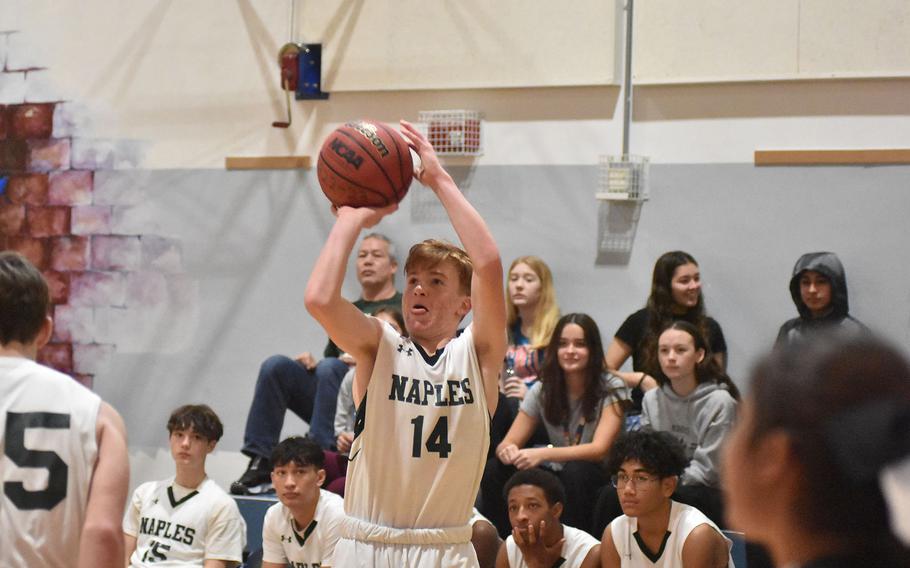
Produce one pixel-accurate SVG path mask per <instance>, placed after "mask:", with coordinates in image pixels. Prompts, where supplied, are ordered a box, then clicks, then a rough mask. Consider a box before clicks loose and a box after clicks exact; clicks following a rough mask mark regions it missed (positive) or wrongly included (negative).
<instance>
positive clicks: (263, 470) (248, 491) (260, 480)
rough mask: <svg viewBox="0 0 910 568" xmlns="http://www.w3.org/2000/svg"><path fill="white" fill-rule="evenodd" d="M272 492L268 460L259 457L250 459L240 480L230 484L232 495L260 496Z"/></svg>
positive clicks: (270, 466) (270, 468)
mask: <svg viewBox="0 0 910 568" xmlns="http://www.w3.org/2000/svg"><path fill="white" fill-rule="evenodd" d="M274 491H275V489H274V488H273V487H272V464H270V463H269V460H268V458H263V457H260V456H256V457H254V458H252V459H251V460H250V465H248V466H247V468H246V471H245V472H243V475H241V476H240V479H238V480H237V481H235V482H234V483H232V484H231V493H232V494H234V495H262V494H263V493H273V492H274Z"/></svg>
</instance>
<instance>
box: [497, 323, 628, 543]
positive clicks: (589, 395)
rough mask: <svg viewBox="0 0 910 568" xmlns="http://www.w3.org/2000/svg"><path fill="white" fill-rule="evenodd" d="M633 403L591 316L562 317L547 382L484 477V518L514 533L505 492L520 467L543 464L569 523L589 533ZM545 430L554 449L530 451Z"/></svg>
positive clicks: (531, 397) (544, 376)
mask: <svg viewBox="0 0 910 568" xmlns="http://www.w3.org/2000/svg"><path fill="white" fill-rule="evenodd" d="M627 398H628V396H627V389H626V388H625V385H624V384H623V382H622V381H621V380H620V379H618V378H616V377H614V376H613V375H611V374H609V373H606V372H605V371H604V358H603V346H602V344H601V339H600V331H599V330H598V329H597V324H596V323H594V320H593V319H591V317H590V316H588V315H586V314H569V315H566V316H563V317H562V318H560V320H559V322H558V323H557V324H556V329H555V330H554V332H553V336H552V338H551V339H550V344H549V345H548V346H547V351H546V355H545V357H544V363H543V367H542V369H541V380H540V381H539V382H538V383H537V384H535V385H534V386H533V387H531V389H530V390H529V391H528V394H527V395H526V396H525V399H524V400H523V401H522V403H521V409H520V410H519V412H518V416H517V417H516V418H515V422H514V423H513V424H512V427H511V428H510V429H509V432H508V434H506V437H505V439H504V440H503V441H502V442H501V443H500V444H499V446H498V447H497V448H496V455H495V456H494V457H492V458H490V459H489V460H488V461H487V466H486V469H485V470H484V477H483V481H482V483H481V495H482V501H481V503H482V505H483V507H484V511H483V512H484V514H486V515H487V517H489V518H490V520H491V521H493V524H494V525H496V527H497V528H498V529H499V532H500V534H501V535H504V534H507V533H508V531H509V525H508V521H507V519H505V518H504V515H503V513H502V511H505V503H503V501H502V489H501V488H502V487H503V485H505V482H506V481H507V480H508V479H509V477H511V475H512V474H513V473H514V472H515V470H516V468H517V469H520V470H524V469H531V468H534V467H537V466H540V465H543V466H544V467H548V468H550V469H553V470H554V471H556V472H557V475H558V476H559V478H560V480H561V481H562V483H563V485H564V486H565V488H566V491H567V496H566V497H567V499H566V501H565V502H564V511H565V512H564V519H565V521H566V523H567V524H569V525H571V526H574V527H576V528H579V529H582V530H588V528H589V527H590V525H591V507H590V503H591V500H592V498H593V495H594V494H595V492H596V491H597V488H598V487H600V486H601V485H603V484H605V483H606V482H607V480H608V478H607V475H606V473H605V471H604V467H603V465H604V460H605V459H606V457H607V452H608V451H609V449H610V445H611V444H612V443H613V440H614V439H615V438H616V436H617V435H618V434H619V431H620V428H621V426H622V416H623V405H624V402H625V400H627ZM541 423H542V424H543V425H544V426H545V427H546V431H547V436H548V442H549V444H548V445H547V446H544V447H536V448H535V447H526V444H527V441H528V440H529V438H530V437H531V435H532V434H533V432H534V431H535V429H536V428H537V426H538V424H541Z"/></svg>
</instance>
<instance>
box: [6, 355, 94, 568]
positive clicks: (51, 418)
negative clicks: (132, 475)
mask: <svg viewBox="0 0 910 568" xmlns="http://www.w3.org/2000/svg"><path fill="white" fill-rule="evenodd" d="M100 407H101V399H100V398H99V397H98V395H96V394H95V393H93V392H91V391H90V390H88V389H87V388H85V387H84V386H82V385H80V384H79V383H77V382H76V381H74V380H73V379H71V378H70V377H68V376H66V375H64V374H62V373H58V372H57V371H54V370H53V369H49V368H47V367H44V366H42V365H39V364H37V363H35V362H34V361H31V360H28V359H22V358H17V357H0V449H2V457H0V477H2V482H3V489H2V495H0V566H72V565H73V563H74V562H75V561H76V558H78V556H79V538H80V535H81V532H82V525H83V522H84V521H85V508H86V504H87V502H88V491H89V484H90V483H91V478H92V471H93V470H94V467H95V460H96V459H97V457H98V440H97V437H96V433H95V432H96V425H97V421H98V410H99V408H100Z"/></svg>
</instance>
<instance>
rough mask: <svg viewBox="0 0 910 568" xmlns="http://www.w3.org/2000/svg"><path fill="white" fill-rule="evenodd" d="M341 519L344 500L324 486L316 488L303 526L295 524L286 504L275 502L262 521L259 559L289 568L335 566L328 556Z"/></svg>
mask: <svg viewBox="0 0 910 568" xmlns="http://www.w3.org/2000/svg"><path fill="white" fill-rule="evenodd" d="M343 518H344V501H343V500H342V499H341V497H340V496H338V495H336V494H334V493H332V492H330V491H326V490H324V489H320V490H319V502H318V503H317V504H316V512H315V514H314V515H313V520H312V521H311V522H310V524H309V525H308V526H306V527H297V526H296V524H295V523H294V520H293V516H292V515H291V512H290V511H289V510H288V509H287V507H285V506H284V505H282V504H281V503H275V504H274V505H272V506H271V507H269V510H268V511H266V513H265V520H264V521H263V523H262V560H263V561H264V562H274V563H275V564H281V565H282V566H286V565H289V566H291V567H292V568H319V567H320V566H335V564H334V563H333V562H332V556H333V554H334V552H335V544H336V543H337V542H338V537H339V535H340V534H341V533H340V527H339V524H340V523H341V519H343Z"/></svg>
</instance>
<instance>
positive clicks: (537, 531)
mask: <svg viewBox="0 0 910 568" xmlns="http://www.w3.org/2000/svg"><path fill="white" fill-rule="evenodd" d="M503 493H504V494H505V498H506V502H507V503H508V507H509V522H510V523H511V524H512V534H511V535H510V536H509V537H508V538H507V539H506V540H505V542H503V543H502V546H500V548H499V554H498V555H497V557H496V568H550V567H551V566H560V567H561V568H594V567H597V566H600V560H599V556H600V544H599V543H598V542H597V539H596V538H594V537H593V536H591V535H589V534H588V533H586V532H585V531H583V530H579V529H576V528H573V527H570V526H567V525H564V524H562V523H561V522H560V521H559V517H560V516H561V515H562V509H563V503H565V501H566V494H565V490H564V489H563V487H562V483H561V482H560V481H559V478H558V477H556V476H555V475H553V474H552V473H550V472H548V471H544V470H542V469H536V468H535V469H523V470H521V471H519V472H517V473H516V474H515V475H513V476H512V477H510V478H509V481H508V482H506V486H505V488H504V489H503Z"/></svg>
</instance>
